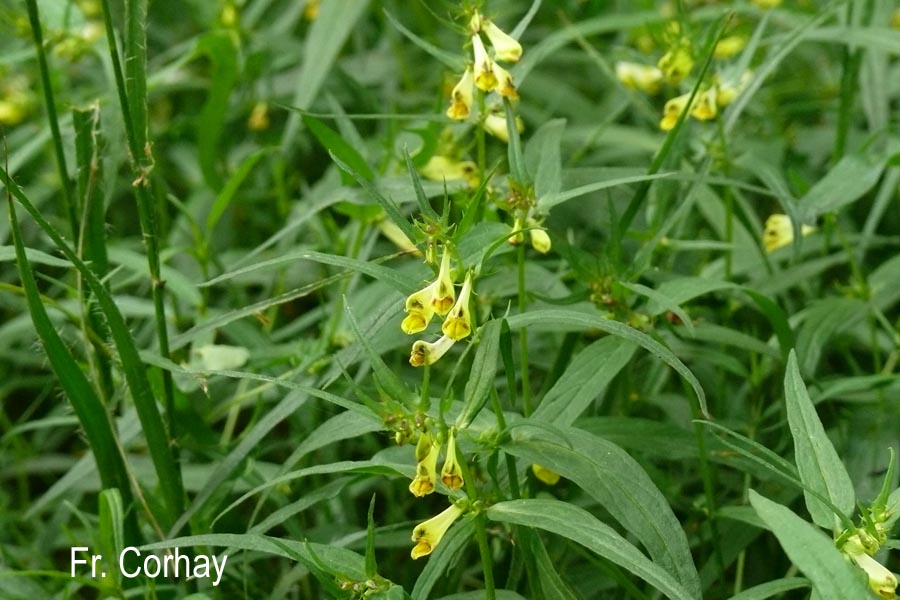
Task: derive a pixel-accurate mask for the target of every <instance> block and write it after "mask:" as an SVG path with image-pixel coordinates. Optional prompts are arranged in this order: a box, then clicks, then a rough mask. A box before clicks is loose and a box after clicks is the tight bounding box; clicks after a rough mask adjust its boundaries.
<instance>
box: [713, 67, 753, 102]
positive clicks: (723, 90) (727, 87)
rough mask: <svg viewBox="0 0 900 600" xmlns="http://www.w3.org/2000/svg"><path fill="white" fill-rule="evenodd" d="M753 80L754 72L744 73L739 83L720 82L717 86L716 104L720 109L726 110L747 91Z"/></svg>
mask: <svg viewBox="0 0 900 600" xmlns="http://www.w3.org/2000/svg"><path fill="white" fill-rule="evenodd" d="M751 79H753V72H752V71H744V72H743V73H741V76H740V78H739V79H738V82H737V83H734V82H733V81H723V82H720V83H719V84H718V85H717V86H716V104H718V105H719V108H724V107H726V106H728V105H729V104H731V103H732V102H734V101H735V99H736V98H737V97H738V96H739V95H740V94H741V92H743V91H744V90H745V89H747V86H748V85H749V84H750V80H751Z"/></svg>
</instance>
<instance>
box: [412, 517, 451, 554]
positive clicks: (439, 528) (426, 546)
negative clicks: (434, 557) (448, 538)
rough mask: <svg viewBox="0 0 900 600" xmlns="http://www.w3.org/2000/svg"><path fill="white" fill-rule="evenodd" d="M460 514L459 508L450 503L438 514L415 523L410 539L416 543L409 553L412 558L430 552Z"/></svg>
mask: <svg viewBox="0 0 900 600" xmlns="http://www.w3.org/2000/svg"><path fill="white" fill-rule="evenodd" d="M461 514H462V509H461V508H459V507H457V506H456V505H450V507H449V508H448V509H446V510H445V511H444V512H442V513H440V514H439V515H437V516H435V517H432V518H430V519H428V520H427V521H425V522H424V523H419V524H418V525H416V528H415V529H413V533H412V541H414V542H415V543H416V545H415V547H414V548H413V549H412V552H411V553H410V556H412V557H413V560H415V559H417V558H420V557H422V556H428V555H429V554H431V553H432V552H433V551H434V549H435V548H436V547H437V545H438V544H439V543H440V541H441V538H443V537H444V534H445V533H447V530H448V529H450V526H451V525H453V522H454V521H456V519H458V518H459V516H460V515H461Z"/></svg>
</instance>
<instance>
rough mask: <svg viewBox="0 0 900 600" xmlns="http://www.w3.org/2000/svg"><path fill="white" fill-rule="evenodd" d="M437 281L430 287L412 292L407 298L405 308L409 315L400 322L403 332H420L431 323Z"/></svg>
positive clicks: (408, 333)
mask: <svg viewBox="0 0 900 600" xmlns="http://www.w3.org/2000/svg"><path fill="white" fill-rule="evenodd" d="M437 283H438V282H437V281H435V282H434V283H432V284H431V285H429V286H428V287H426V288H423V289H421V290H419V291H418V292H415V293H414V294H410V295H409V296H408V297H407V298H406V306H405V307H404V310H405V311H406V313H407V315H406V318H405V319H403V322H402V323H401V324H400V328H401V329H402V330H403V333H405V334H407V335H413V334H416V333H419V332H420V331H423V330H424V329H425V328H426V327H428V324H429V323H431V318H432V317H433V316H434V306H433V305H432V301H433V300H434V294H435V291H436V290H437Z"/></svg>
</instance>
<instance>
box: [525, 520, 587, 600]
mask: <svg viewBox="0 0 900 600" xmlns="http://www.w3.org/2000/svg"><path fill="white" fill-rule="evenodd" d="M515 539H516V540H517V543H518V545H519V547H520V548H522V552H523V553H525V555H526V559H525V560H533V561H534V563H535V571H536V573H535V575H536V576H537V585H538V586H540V590H541V598H542V599H543V600H578V596H576V595H575V593H574V592H573V591H572V590H571V588H569V586H568V585H567V584H566V582H565V581H563V579H562V577H561V576H560V574H559V573H558V572H557V571H556V566H555V565H554V564H553V561H552V560H551V559H550V555H549V554H548V553H547V548H546V547H545V546H544V543H543V542H542V541H541V538H540V536H539V535H537V532H536V531H534V530H533V529H531V528H528V527H517V528H516V532H515ZM530 577H531V571H529V578H530ZM532 587H535V586H534V584H532Z"/></svg>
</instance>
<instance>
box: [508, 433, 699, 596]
mask: <svg viewBox="0 0 900 600" xmlns="http://www.w3.org/2000/svg"><path fill="white" fill-rule="evenodd" d="M532 419H537V417H536V416H535V417H532ZM529 420H530V419H529ZM537 420H538V421H541V420H540V419H537ZM527 421H528V420H526V422H527ZM541 422H542V423H544V422H543V421H541ZM544 424H545V423H544ZM545 425H546V424H545ZM548 427H549V426H548ZM527 430H528V428H526V427H517V428H516V429H515V434H514V439H513V441H512V442H510V443H507V444H504V445H503V450H504V451H506V452H508V453H510V454H512V455H513V456H517V457H519V458H521V459H524V460H525V461H526V462H529V463H537V464H540V465H542V466H544V467H546V468H548V469H550V470H552V471H556V472H557V473H559V474H560V475H562V476H563V477H565V478H566V479H570V480H571V481H573V482H575V483H576V484H577V485H578V486H579V487H580V488H582V489H583V490H584V491H585V492H587V493H588V495H590V496H591V497H592V498H594V500H596V501H597V502H598V503H599V504H600V505H601V506H602V507H603V508H604V509H606V510H607V511H609V513H610V514H611V515H612V516H613V518H615V519H616V520H617V521H618V522H619V523H621V524H622V526H623V527H624V528H625V529H626V530H627V531H628V532H629V533H631V534H632V535H634V536H635V537H636V538H637V539H638V540H639V541H640V542H641V543H642V544H643V545H644V547H645V548H646V549H647V551H648V552H649V554H650V556H651V557H652V558H653V561H654V563H655V564H657V565H659V566H661V567H662V568H664V569H665V570H666V571H667V572H668V573H669V574H671V575H672V576H673V577H674V578H675V579H676V580H677V581H678V582H679V583H680V585H681V586H683V588H684V589H685V590H687V591H688V592H689V593H690V595H691V597H693V598H700V578H699V576H698V575H697V569H696V567H695V566H694V562H693V559H692V558H691V550H690V546H689V545H688V541H687V536H686V535H685V533H684V531H683V530H682V529H681V525H680V524H679V522H678V519H676V518H675V515H674V513H673V512H672V509H671V508H670V507H669V504H668V502H667V501H666V499H665V497H664V496H663V495H662V493H661V492H660V491H659V489H657V487H656V486H655V485H654V484H653V482H652V481H651V480H650V477H648V476H647V473H646V472H644V470H643V469H642V468H641V466H640V465H639V464H638V463H637V462H636V461H635V460H634V459H633V458H631V456H629V455H628V453H626V452H625V451H624V450H622V449H621V448H619V447H618V446H616V445H615V444H613V443H612V442H608V441H607V440H604V439H602V438H599V437H597V436H594V435H591V434H589V433H587V432H584V431H581V430H578V429H575V428H573V427H559V429H558V435H557V436H554V438H553V439H549V438H546V437H538V435H539V434H526V433H523V432H525V431H527ZM555 440H565V442H566V445H564V444H562V443H559V442H557V441H555Z"/></svg>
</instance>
